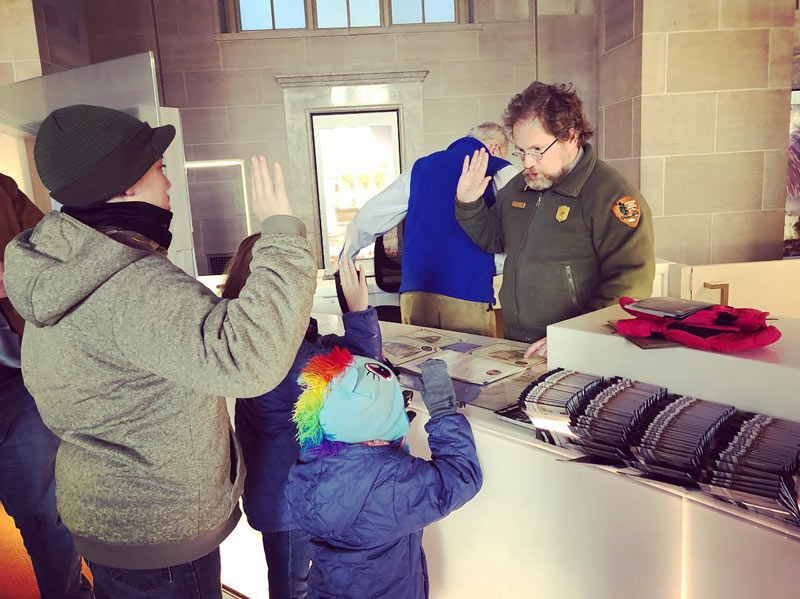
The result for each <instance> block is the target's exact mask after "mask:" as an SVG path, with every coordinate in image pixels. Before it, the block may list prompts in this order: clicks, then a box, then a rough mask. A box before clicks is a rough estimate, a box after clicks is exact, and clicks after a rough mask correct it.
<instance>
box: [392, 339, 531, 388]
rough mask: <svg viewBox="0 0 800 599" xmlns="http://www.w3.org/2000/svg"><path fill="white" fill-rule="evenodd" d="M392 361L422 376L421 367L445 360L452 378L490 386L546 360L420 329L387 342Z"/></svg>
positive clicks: (517, 349) (508, 347) (504, 346)
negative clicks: (431, 360)
mask: <svg viewBox="0 0 800 599" xmlns="http://www.w3.org/2000/svg"><path fill="white" fill-rule="evenodd" d="M383 348H384V353H385V354H386V357H387V358H388V359H389V361H390V362H391V363H392V364H394V365H395V366H397V367H398V368H400V369H401V370H405V371H407V372H411V373H414V374H421V372H422V371H421V370H420V364H422V363H423V362H425V361H426V360H429V359H431V358H437V359H440V360H444V361H445V362H446V363H447V370H448V372H449V373H450V376H451V377H452V378H453V379H456V380H460V381H464V382H467V383H472V384H475V385H481V386H482V385H488V384H489V383H493V382H495V381H499V380H501V379H504V378H506V377H509V376H512V375H516V374H519V373H521V372H523V371H525V370H526V369H527V368H528V367H530V366H533V365H535V364H540V363H542V362H544V358H539V357H538V356H537V357H535V358H530V359H526V358H525V357H524V354H525V348H521V347H518V346H516V345H514V344H512V343H508V342H504V341H498V342H494V343H489V344H488V345H480V344H477V343H471V342H468V341H465V340H463V339H461V338H459V337H456V336H454V335H449V334H446V333H441V332H438V331H433V330H430V329H424V328H423V329H417V330H415V331H411V332H409V333H407V334H405V335H400V336H397V337H390V338H387V339H386V340H385V341H384V344H383Z"/></svg>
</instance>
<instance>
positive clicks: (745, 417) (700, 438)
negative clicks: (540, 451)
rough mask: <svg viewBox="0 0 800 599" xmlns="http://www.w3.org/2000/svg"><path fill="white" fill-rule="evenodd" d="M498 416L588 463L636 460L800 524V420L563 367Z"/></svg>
mask: <svg viewBox="0 0 800 599" xmlns="http://www.w3.org/2000/svg"><path fill="white" fill-rule="evenodd" d="M497 414H498V417H500V418H504V419H506V420H510V421H512V422H515V423H516V424H521V425H523V426H528V427H531V428H535V430H536V435H537V438H539V439H541V440H543V441H547V442H549V443H552V444H554V445H559V446H562V447H569V448H570V449H573V450H577V451H579V452H581V453H583V454H584V456H583V457H582V458H580V459H581V460H582V461H589V462H591V463H597V464H606V465H608V464H611V465H618V466H628V467H632V468H634V469H636V470H638V471H639V472H641V473H642V474H643V475H645V476H647V477H649V478H653V479H657V480H661V481H667V482H670V483H677V484H680V485H683V486H686V487H691V488H695V489H697V488H699V489H700V490H701V491H703V492H704V493H706V494H709V495H713V496H715V497H717V498H719V499H722V500H725V501H728V502H732V503H735V504H736V505H738V506H740V507H743V508H745V509H748V510H751V511H754V512H758V513H760V514H764V515H767V516H769V517H771V518H776V519H779V520H781V521H783V522H787V523H790V524H792V525H794V526H800V506H798V499H800V498H799V497H798V487H797V483H798V478H800V423H797V422H791V421H788V420H781V419H779V418H772V417H770V416H764V415H761V414H754V413H752V412H740V411H738V410H736V409H735V408H734V407H733V406H731V405H727V404H719V403H715V402H710V401H704V400H702V399H696V398H694V397H686V396H682V395H674V394H670V393H669V392H668V390H667V389H666V388H664V387H659V386H657V385H649V384H646V383H641V382H638V381H632V380H628V379H622V378H611V379H605V378H603V377H597V376H593V375H589V374H583V373H580V372H575V371H572V370H564V369H561V368H557V369H555V370H551V371H549V372H546V373H545V374H543V375H542V376H540V377H539V378H538V379H536V380H535V381H534V382H533V383H531V384H530V385H528V386H527V387H526V388H525V390H524V391H522V393H521V394H520V398H519V402H518V403H517V404H515V405H513V406H508V407H507V408H504V409H502V410H498V411H497Z"/></svg>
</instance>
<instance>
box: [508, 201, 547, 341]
mask: <svg viewBox="0 0 800 599" xmlns="http://www.w3.org/2000/svg"><path fill="white" fill-rule="evenodd" d="M541 203H542V194H541V192H540V193H539V197H538V198H537V199H536V206H534V207H533V214H531V220H530V221H528V226H527V227H526V228H525V233H524V234H523V235H522V242H521V243H520V244H519V251H518V252H517V259H516V261H515V262H514V314H515V315H516V317H517V322H516V323H515V324H516V326H517V328H522V327H520V323H519V299H518V298H517V289H518V285H517V281H518V280H519V272H518V270H517V267H518V266H519V259H520V256H522V250H523V248H524V247H525V242H526V241H528V232H529V231H530V230H531V227H532V226H533V221H534V220H535V219H536V213H537V212H539V205H540V204H541Z"/></svg>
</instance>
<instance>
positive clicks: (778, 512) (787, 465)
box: [700, 412, 800, 525]
mask: <svg viewBox="0 0 800 599" xmlns="http://www.w3.org/2000/svg"><path fill="white" fill-rule="evenodd" d="M799 468H800V424H798V423H796V422H790V421H788V420H781V419H778V418H772V417H770V416H764V415H761V414H753V413H746V412H739V413H737V414H736V415H735V416H734V417H733V418H731V419H730V420H729V421H728V422H727V423H726V424H725V426H724V427H723V429H722V430H721V431H720V435H719V439H718V440H717V446H716V448H715V449H714V451H712V452H711V455H710V456H709V459H708V461H707V467H706V469H705V471H704V473H703V476H702V478H701V481H700V488H701V489H702V490H703V491H705V492H706V493H709V494H711V495H715V496H717V497H720V498H722V499H725V500H728V501H732V502H734V503H737V504H739V505H741V506H742V507H745V508H747V509H749V510H752V511H756V512H759V513H762V514H765V515H767V516H770V517H772V518H778V519H780V520H783V521H786V522H790V523H792V524H795V525H800V509H798V505H797V499H798V498H797V476H798V469H799Z"/></svg>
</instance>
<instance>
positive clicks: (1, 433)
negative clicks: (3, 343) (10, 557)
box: [0, 377, 91, 599]
mask: <svg viewBox="0 0 800 599" xmlns="http://www.w3.org/2000/svg"><path fill="white" fill-rule="evenodd" d="M58 444H59V441H58V437H56V436H55V435H54V434H53V433H52V432H50V429H48V428H47V427H46V426H45V425H44V423H43V422H42V419H41V417H40V416H39V411H38V410H37V409H36V404H35V403H34V401H33V397H31V395H30V393H28V390H27V389H26V388H25V385H24V384H23V383H22V378H21V377H20V378H17V379H12V380H11V381H5V380H4V381H3V382H2V392H0V502H2V504H3V507H4V508H5V510H6V512H8V514H9V515H10V516H11V517H12V518H13V519H14V523H15V524H16V526H17V528H18V529H19V532H20V534H21V535H22V540H23V541H24V543H25V549H26V550H27V551H28V555H30V558H31V562H32V563H33V571H34V573H35V574H36V582H37V583H38V585H39V592H40V594H41V595H42V599H64V598H65V597H66V598H69V599H72V598H76V599H77V598H88V597H91V591H90V590H89V587H88V584H87V583H86V581H85V580H83V579H82V577H81V559H80V556H79V555H78V553H77V552H76V551H75V544H74V542H73V540H72V535H71V534H70V532H69V530H67V528H66V527H65V526H64V525H63V524H62V522H61V518H59V516H58V512H57V510H56V492H55V478H54V477H55V460H56V451H57V450H58Z"/></svg>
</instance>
